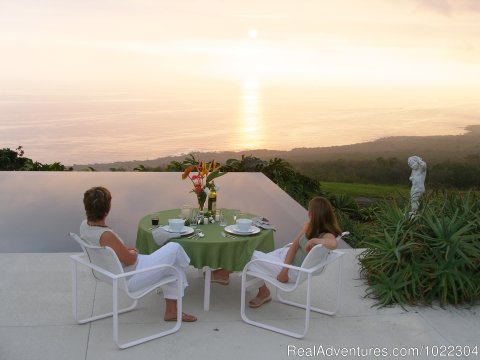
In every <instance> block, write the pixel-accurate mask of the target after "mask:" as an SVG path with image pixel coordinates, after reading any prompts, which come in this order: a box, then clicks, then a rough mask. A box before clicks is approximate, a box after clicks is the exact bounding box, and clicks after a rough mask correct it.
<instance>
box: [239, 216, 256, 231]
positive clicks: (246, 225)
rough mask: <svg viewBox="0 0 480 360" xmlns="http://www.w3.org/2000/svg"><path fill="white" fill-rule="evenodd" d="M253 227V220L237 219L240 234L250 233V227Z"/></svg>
mask: <svg viewBox="0 0 480 360" xmlns="http://www.w3.org/2000/svg"><path fill="white" fill-rule="evenodd" d="M251 226H252V220H250V219H237V229H238V231H240V232H248V231H250V227H251Z"/></svg>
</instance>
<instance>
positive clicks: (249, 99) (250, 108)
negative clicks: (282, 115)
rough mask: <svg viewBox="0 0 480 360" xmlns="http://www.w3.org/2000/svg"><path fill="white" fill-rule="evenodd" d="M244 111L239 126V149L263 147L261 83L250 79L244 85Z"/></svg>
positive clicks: (242, 110)
mask: <svg viewBox="0 0 480 360" xmlns="http://www.w3.org/2000/svg"><path fill="white" fill-rule="evenodd" d="M242 100H243V101H242V109H241V118H240V122H239V124H240V126H239V137H240V139H239V143H238V145H239V147H243V148H258V147H259V146H261V145H262V116H261V105H260V104H261V102H260V83H259V81H258V80H257V79H256V78H253V77H249V78H247V79H246V80H245V81H244V83H243V92H242Z"/></svg>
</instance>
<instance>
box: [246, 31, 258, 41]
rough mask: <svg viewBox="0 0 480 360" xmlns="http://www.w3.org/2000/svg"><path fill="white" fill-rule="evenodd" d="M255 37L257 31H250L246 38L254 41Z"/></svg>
mask: <svg viewBox="0 0 480 360" xmlns="http://www.w3.org/2000/svg"><path fill="white" fill-rule="evenodd" d="M257 35H258V33H257V29H250V31H249V32H248V36H250V38H251V39H256V38H257Z"/></svg>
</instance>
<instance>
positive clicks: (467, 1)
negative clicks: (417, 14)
mask: <svg viewBox="0 0 480 360" xmlns="http://www.w3.org/2000/svg"><path fill="white" fill-rule="evenodd" d="M416 2H417V5H418V7H419V8H423V9H429V10H431V11H434V12H437V13H440V14H442V15H445V16H447V17H450V16H452V15H454V14H458V13H472V12H474V13H475V12H480V1H479V0H416Z"/></svg>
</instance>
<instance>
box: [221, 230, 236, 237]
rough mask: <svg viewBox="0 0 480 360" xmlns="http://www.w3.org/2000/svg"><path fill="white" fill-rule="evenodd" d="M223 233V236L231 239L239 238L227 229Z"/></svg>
mask: <svg viewBox="0 0 480 360" xmlns="http://www.w3.org/2000/svg"><path fill="white" fill-rule="evenodd" d="M221 234H222V236H223V237H228V238H230V239H236V238H237V237H236V236H233V235H230V234H227V233H226V232H225V231H222V232H221Z"/></svg>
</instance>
